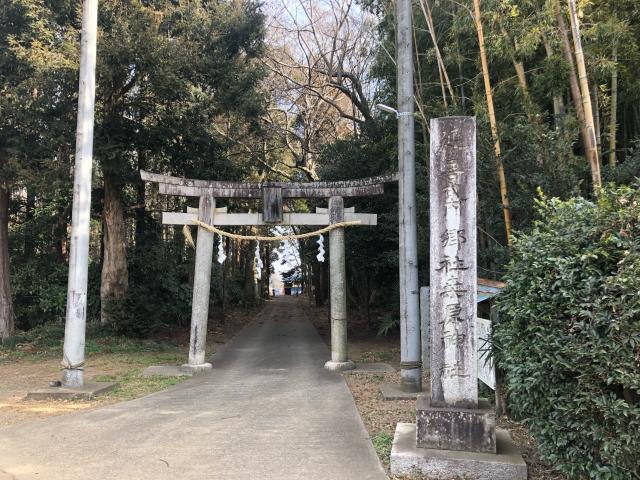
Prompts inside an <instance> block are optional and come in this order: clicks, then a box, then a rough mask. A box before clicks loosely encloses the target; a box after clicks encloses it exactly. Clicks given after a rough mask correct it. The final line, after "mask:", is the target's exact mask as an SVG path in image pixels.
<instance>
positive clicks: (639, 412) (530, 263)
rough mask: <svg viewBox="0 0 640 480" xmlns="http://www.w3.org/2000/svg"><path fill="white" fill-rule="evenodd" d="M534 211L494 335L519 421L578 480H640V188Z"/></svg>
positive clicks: (518, 245) (518, 242)
mask: <svg viewBox="0 0 640 480" xmlns="http://www.w3.org/2000/svg"><path fill="white" fill-rule="evenodd" d="M536 208H537V214H538V220H536V221H535V222H534V224H533V227H532V230H531V232H530V233H528V234H521V235H518V236H517V238H516V239H515V241H514V243H513V252H512V260H511V262H510V264H509V266H508V273H507V275H506V281H507V286H506V288H505V290H504V291H503V293H502V295H500V299H499V304H498V305H499V311H500V319H499V322H498V323H497V325H496V326H495V330H494V344H495V350H496V352H495V355H496V359H497V362H498V364H499V366H500V367H501V368H502V369H503V370H504V372H505V375H506V378H505V379H506V383H507V386H508V395H509V407H510V411H511V413H512V414H513V415H514V416H515V417H516V418H519V419H521V420H522V421H523V422H524V423H525V424H526V425H527V426H528V428H529V431H530V432H531V434H532V435H533V437H534V438H535V439H536V441H537V443H538V446H539V452H540V455H541V457H542V458H543V459H544V460H546V461H548V462H550V463H551V464H554V465H555V466H556V467H557V468H558V469H559V470H560V471H562V472H564V473H566V474H567V475H568V476H569V477H570V478H572V479H573V478H575V479H582V478H592V479H620V480H623V479H624V480H629V479H637V478H640V466H639V465H640V184H638V183H636V184H634V185H632V186H627V187H619V188H613V187H611V188H608V189H605V191H603V192H602V194H601V195H600V197H599V199H598V200H597V202H596V203H593V202H590V201H588V200H584V199H582V198H575V199H572V200H568V201H561V200H557V199H546V198H544V197H541V198H540V199H539V200H538V202H537V207H536Z"/></svg>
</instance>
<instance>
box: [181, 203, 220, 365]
mask: <svg viewBox="0 0 640 480" xmlns="http://www.w3.org/2000/svg"><path fill="white" fill-rule="evenodd" d="M215 210H216V199H215V198H213V197H209V196H202V197H200V205H199V208H198V220H200V221H201V222H204V223H207V224H209V225H213V217H214V212H215ZM212 260H213V233H211V232H209V231H208V230H205V229H204V228H202V227H198V238H197V240H196V262H195V273H194V276H193V300H192V305H191V339H190V342H189V363H188V364H186V365H183V366H182V368H183V369H184V370H188V371H190V372H192V373H196V372H199V371H202V370H208V369H210V368H211V364H210V363H208V362H206V361H205V353H206V348H207V323H208V320H209V292H210V288H211V262H212Z"/></svg>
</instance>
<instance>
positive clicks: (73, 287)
mask: <svg viewBox="0 0 640 480" xmlns="http://www.w3.org/2000/svg"><path fill="white" fill-rule="evenodd" d="M97 30H98V0H84V2H83V5H82V35H81V37H80V84H79V87H78V123H77V127H76V155H75V172H74V179H73V211H72V217H71V250H70V255H69V284H68V290H67V317H66V322H65V328H64V348H63V358H62V365H63V370H62V385H63V386H65V387H81V386H83V385H84V342H85V330H86V323H87V282H88V278H87V277H88V271H89V221H90V216H91V167H92V162H93V118H94V104H95V91H96V36H97Z"/></svg>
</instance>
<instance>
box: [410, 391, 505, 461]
mask: <svg viewBox="0 0 640 480" xmlns="http://www.w3.org/2000/svg"><path fill="white" fill-rule="evenodd" d="M416 423H417V433H416V444H417V446H418V447H419V448H435V449H439V450H455V451H464V452H483V453H494V454H495V453H496V416H495V412H494V411H493V409H492V408H491V405H490V404H489V402H488V401H487V400H485V399H480V401H479V402H478V409H465V408H450V407H434V406H432V405H431V399H430V398H429V396H427V395H420V396H419V397H418V400H417V402H416Z"/></svg>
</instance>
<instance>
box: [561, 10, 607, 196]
mask: <svg viewBox="0 0 640 480" xmlns="http://www.w3.org/2000/svg"><path fill="white" fill-rule="evenodd" d="M567 1H568V3H569V18H570V19H571V34H572V36H573V46H574V50H575V56H576V65H577V67H578V80H579V82H580V92H581V95H582V108H583V110H584V122H585V127H586V130H587V132H586V133H587V143H588V145H587V148H588V150H587V152H586V154H587V159H588V160H589V164H590V165H591V178H592V181H593V189H594V191H595V193H596V194H597V193H598V192H599V190H600V189H601V188H602V178H601V176H600V160H599V158H598V149H597V140H596V130H595V124H594V119H593V109H592V105H591V96H590V94H589V80H588V78H587V68H586V66H585V61H584V52H583V50H582V40H581V38H580V23H579V20H578V15H577V13H576V2H575V0H567Z"/></svg>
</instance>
